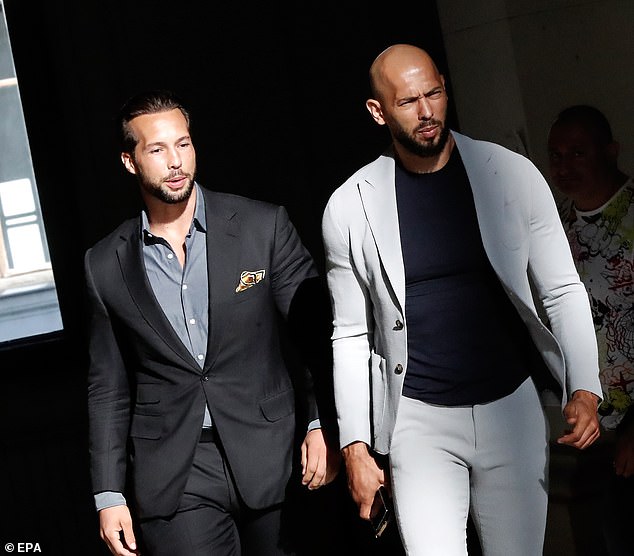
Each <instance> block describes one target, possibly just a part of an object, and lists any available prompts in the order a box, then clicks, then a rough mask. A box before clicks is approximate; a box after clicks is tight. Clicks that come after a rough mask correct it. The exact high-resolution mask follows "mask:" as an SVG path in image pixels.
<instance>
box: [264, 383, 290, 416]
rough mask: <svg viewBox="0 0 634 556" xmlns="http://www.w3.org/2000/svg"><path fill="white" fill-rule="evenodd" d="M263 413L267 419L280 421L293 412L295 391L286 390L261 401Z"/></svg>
mask: <svg viewBox="0 0 634 556" xmlns="http://www.w3.org/2000/svg"><path fill="white" fill-rule="evenodd" d="M260 409H261V410H262V415H264V418H265V419H266V420H267V421H271V422H273V421H278V420H279V419H282V418H283V417H287V416H289V415H292V414H293V411H294V410H295V392H294V391H293V390H292V389H289V390H285V391H284V392H280V393H278V394H275V395H274V396H271V397H269V398H266V399H264V400H262V401H261V402H260Z"/></svg>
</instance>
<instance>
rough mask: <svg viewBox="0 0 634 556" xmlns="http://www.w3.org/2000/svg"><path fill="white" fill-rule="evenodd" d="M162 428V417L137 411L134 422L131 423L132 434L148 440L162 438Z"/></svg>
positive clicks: (133, 418) (133, 417)
mask: <svg viewBox="0 0 634 556" xmlns="http://www.w3.org/2000/svg"><path fill="white" fill-rule="evenodd" d="M162 428H163V418H162V417H160V416H158V415H144V414H139V413H135V414H134V415H133V416H132V424H131V425H130V436H132V437H134V438H145V439H147V440H158V439H159V438H161V430H162Z"/></svg>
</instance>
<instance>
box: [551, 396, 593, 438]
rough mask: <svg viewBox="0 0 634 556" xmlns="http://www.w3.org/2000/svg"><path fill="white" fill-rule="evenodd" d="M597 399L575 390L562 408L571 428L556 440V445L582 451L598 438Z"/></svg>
mask: <svg viewBox="0 0 634 556" xmlns="http://www.w3.org/2000/svg"><path fill="white" fill-rule="evenodd" d="M598 401H599V398H598V397H597V396H595V395H594V394H593V393H592V392H588V391H587V390H577V391H575V393H574V394H573V395H572V399H571V400H570V401H569V402H568V403H567V404H566V406H565V407H564V417H565V418H566V422H567V423H568V424H569V425H570V426H571V427H572V428H571V429H567V430H566V431H565V434H564V435H563V436H561V437H560V438H558V439H557V443H558V444H566V445H568V446H574V447H575V448H579V449H580V450H584V449H585V448H587V447H588V446H590V445H591V444H592V443H593V442H594V441H595V440H596V439H597V438H599V434H600V433H599V420H598V418H597V404H598Z"/></svg>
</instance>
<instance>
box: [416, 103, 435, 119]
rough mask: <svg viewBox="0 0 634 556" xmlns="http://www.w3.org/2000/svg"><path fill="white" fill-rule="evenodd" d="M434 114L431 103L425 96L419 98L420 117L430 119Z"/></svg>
mask: <svg viewBox="0 0 634 556" xmlns="http://www.w3.org/2000/svg"><path fill="white" fill-rule="evenodd" d="M433 115H434V111H433V109H432V107H431V103H430V102H429V100H427V99H426V98H425V97H422V98H420V99H418V119H419V120H430V119H431V118H432V116H433Z"/></svg>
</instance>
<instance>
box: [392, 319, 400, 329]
mask: <svg viewBox="0 0 634 556" xmlns="http://www.w3.org/2000/svg"><path fill="white" fill-rule="evenodd" d="M392 330H403V323H402V322H401V321H400V320H397V321H396V322H395V323H394V328H392Z"/></svg>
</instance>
